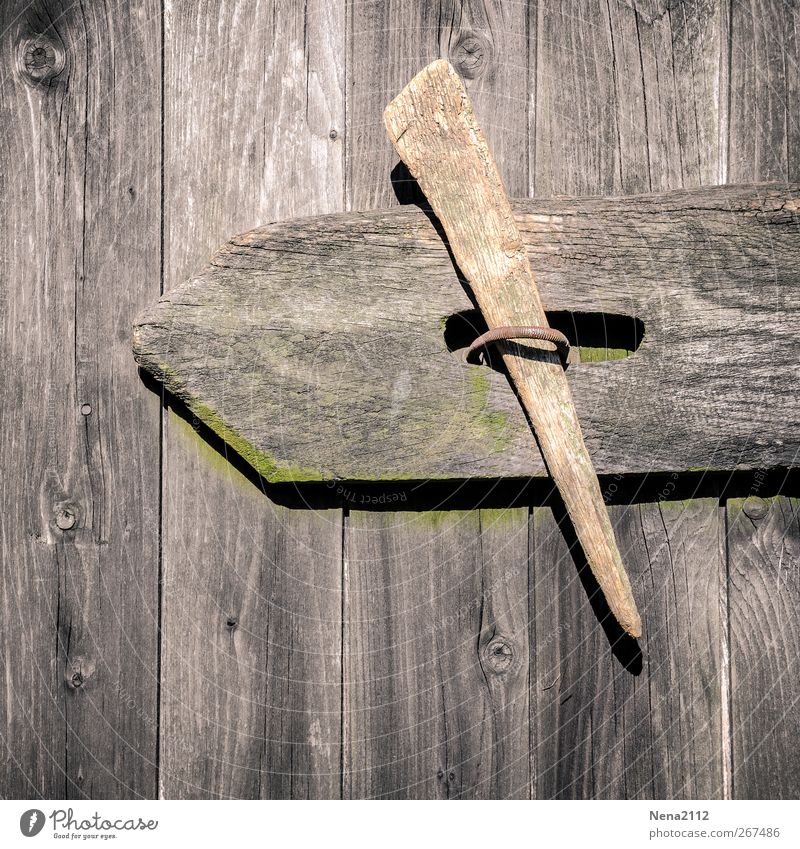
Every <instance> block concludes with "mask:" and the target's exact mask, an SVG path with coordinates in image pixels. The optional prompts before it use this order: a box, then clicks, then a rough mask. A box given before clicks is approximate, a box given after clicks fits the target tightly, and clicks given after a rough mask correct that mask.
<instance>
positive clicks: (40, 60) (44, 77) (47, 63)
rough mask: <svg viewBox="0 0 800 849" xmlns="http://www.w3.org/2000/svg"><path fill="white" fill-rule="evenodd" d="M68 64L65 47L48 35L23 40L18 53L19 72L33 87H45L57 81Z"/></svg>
mask: <svg viewBox="0 0 800 849" xmlns="http://www.w3.org/2000/svg"><path fill="white" fill-rule="evenodd" d="M65 62H66V56H65V53H64V45H63V44H62V43H61V41H60V39H56V38H53V37H52V36H51V35H49V34H47V33H39V34H38V35H31V36H28V37H27V38H23V39H22V41H21V42H20V45H19V48H18V51H17V71H18V72H19V75H20V76H21V77H22V79H24V80H25V81H26V82H28V83H30V84H31V85H44V84H46V83H49V82H50V81H51V80H53V79H55V78H56V77H57V76H58V75H59V74H60V73H61V72H62V71H63V70H64V65H65Z"/></svg>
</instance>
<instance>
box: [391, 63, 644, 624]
mask: <svg viewBox="0 0 800 849" xmlns="http://www.w3.org/2000/svg"><path fill="white" fill-rule="evenodd" d="M384 120H385V122H386V129H387V131H388V133H389V137H390V138H391V139H392V142H393V144H394V145H395V147H396V148H397V152H398V153H399V154H400V156H401V157H402V159H403V161H404V162H405V163H406V165H408V168H409V170H410V172H411V173H412V174H413V175H414V177H415V178H416V179H417V180H418V181H419V184H420V187H421V188H422V190H423V191H424V192H425V197H426V198H427V199H428V201H429V202H430V204H431V207H432V208H433V211H434V212H435V214H436V216H437V218H438V220H439V223H440V224H441V226H442V228H443V229H444V231H445V233H446V234H447V240H448V244H449V247H450V250H451V251H452V253H453V257H454V260H455V262H456V263H457V264H458V267H459V268H460V270H461V273H462V274H463V275H464V277H465V279H466V285H467V286H468V288H469V290H470V292H471V293H472V295H473V297H474V298H475V300H476V301H477V303H478V305H479V306H480V309H481V314H482V315H483V316H484V318H485V319H486V322H487V325H488V327H489V329H490V330H493V329H495V328H498V327H504V326H506V327H515V326H520V325H525V324H532V325H534V326H537V327H546V326H547V316H546V315H545V312H544V307H543V306H542V300H541V296H540V294H539V289H538V287H537V285H536V278H535V276H534V274H533V272H532V270H531V266H530V263H529V262H528V255H527V249H526V246H525V244H524V243H523V241H522V236H521V235H520V232H519V228H518V227H517V225H516V221H515V219H514V213H513V212H512V209H511V204H510V203H509V201H508V197H507V196H506V193H505V189H504V188H503V184H502V181H501V179H500V174H499V173H498V170H497V166H496V165H495V162H494V158H493V156H492V154H491V152H490V150H489V146H488V144H487V143H486V138H485V136H484V135H483V131H482V130H481V128H480V124H479V123H478V121H477V120H476V118H475V113H474V111H473V108H472V104H471V103H470V101H469V97H468V95H467V93H466V89H465V88H464V85H463V83H462V82H461V80H460V78H459V76H458V74H457V73H456V72H455V70H454V69H453V66H452V65H450V63H449V62H447V61H445V60H443V59H440V60H437V61H436V62H432V63H431V64H430V65H427V66H426V67H425V68H423V70H421V71H420V72H419V73H418V74H417V75H416V76H415V77H414V79H413V80H411V81H410V82H409V83H408V85H407V86H406V87H405V88H404V89H403V91H402V92H400V94H399V95H397V97H396V98H394V100H392V102H391V103H390V104H389V105H388V106H387V107H386V111H385V112H384ZM495 347H496V350H497V351H498V353H499V354H500V355H501V356H502V358H503V364H504V365H505V367H506V369H507V371H508V374H509V377H510V379H511V382H512V384H513V386H514V388H515V390H516V394H517V396H518V397H519V399H520V402H521V404H522V406H523V408H524V410H525V413H526V416H527V418H528V421H529V422H530V423H531V425H532V428H533V431H534V433H535V435H536V443H537V445H538V446H539V449H540V450H541V452H542V459H543V460H544V463H545V466H546V467H547V471H548V473H549V474H550V476H551V477H552V479H553V481H554V483H555V484H556V486H557V487H558V491H559V495H560V497H561V499H562V501H563V502H564V504H565V506H566V509H567V512H568V513H569V516H570V519H571V521H572V525H573V527H574V528H575V532H576V534H577V536H578V539H579V540H580V544H581V548H582V549H583V551H584V552H585V554H586V559H587V562H588V563H589V566H590V568H591V570H592V574H593V575H594V577H595V579H596V580H597V582H598V584H599V585H600V588H601V589H602V591H603V594H604V596H605V599H606V601H607V602H608V605H609V607H610V608H611V611H612V612H613V614H614V616H615V617H616V619H617V622H619V624H620V625H621V627H622V628H623V629H624V630H625V632H626V633H628V634H630V635H631V636H634V637H639V636H641V633H642V622H641V618H640V617H639V612H638V611H637V609H636V602H635V601H634V598H633V594H632V593H631V586H630V581H629V579H628V575H627V573H626V572H625V567H624V565H623V564H622V560H621V559H620V556H619V550H618V548H617V544H616V541H615V540H614V531H613V529H612V528H611V522H610V520H609V518H608V511H607V509H606V506H605V504H604V503H603V497H602V494H601V492H600V485H599V483H598V480H597V473H596V472H595V470H594V466H593V465H592V459H591V457H590V456H589V452H588V450H587V448H586V443H585V442H584V439H583V433H582V431H581V425H580V421H579V419H578V415H577V412H576V410H575V404H574V402H573V399H572V394H571V392H570V388H569V384H568V383H567V376H566V373H565V368H564V363H563V362H562V359H561V354H559V353H558V352H557V351H554V350H553V346H552V345H551V344H548V343H545V342H540V341H538V342H537V341H533V342H531V343H530V344H527V345H524V346H521V345H519V344H518V343H517V342H513V341H506V342H500V343H498V344H497V345H496V346H495Z"/></svg>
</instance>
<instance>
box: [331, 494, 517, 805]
mask: <svg viewBox="0 0 800 849" xmlns="http://www.w3.org/2000/svg"><path fill="white" fill-rule="evenodd" d="M527 512H528V511H527V510H526V509H524V508H522V509H513V510H508V511H486V510H482V511H471V512H460V511H451V512H447V513H437V512H432V513H411V514H409V513H380V514H369V513H365V512H360V511H356V512H353V513H352V514H351V516H350V519H349V521H348V528H347V550H346V568H347V576H348V580H347V600H348V608H349V611H350V615H349V616H348V618H347V621H346V632H345V642H346V646H347V663H346V668H345V680H346V681H347V682H348V683H349V686H348V689H347V692H348V701H347V704H346V708H347V714H346V721H347V723H348V726H347V730H346V740H347V748H346V749H345V758H344V782H345V795H346V796H348V797H355V798H363V797H370V798H372V797H383V798H387V797H388V798H421V799H437V798H512V797H520V796H521V797H527V796H528V793H529V787H530V777H529V774H528V768H529V764H528V757H527V752H528V746H529V740H528V730H527V729H528V709H529V707H528V692H529V680H528V616H527V584H528V563H527V560H528V535H527V529H526V518H527Z"/></svg>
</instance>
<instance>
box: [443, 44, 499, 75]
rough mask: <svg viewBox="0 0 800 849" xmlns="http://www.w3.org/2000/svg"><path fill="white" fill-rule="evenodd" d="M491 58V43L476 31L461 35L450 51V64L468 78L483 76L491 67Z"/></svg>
mask: <svg viewBox="0 0 800 849" xmlns="http://www.w3.org/2000/svg"><path fill="white" fill-rule="evenodd" d="M491 59H492V45H491V43H490V42H489V40H488V39H487V38H485V37H484V36H482V35H478V34H476V33H467V34H465V35H463V36H461V38H460V39H459V40H458V41H457V42H456V44H455V46H454V47H453V49H452V50H451V51H450V64H451V65H452V66H453V67H454V68H455V69H456V71H458V73H459V75H460V76H462V77H464V79H466V80H474V79H475V78H476V77H479V76H481V75H482V74H483V73H484V72H485V71H486V69H487V68H488V67H489V64H490V62H491Z"/></svg>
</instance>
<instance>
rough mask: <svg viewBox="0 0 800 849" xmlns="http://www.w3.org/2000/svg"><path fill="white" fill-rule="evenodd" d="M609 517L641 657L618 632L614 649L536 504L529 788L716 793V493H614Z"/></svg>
mask: <svg viewBox="0 0 800 849" xmlns="http://www.w3.org/2000/svg"><path fill="white" fill-rule="evenodd" d="M614 518H615V525H616V533H617V540H618V542H619V546H620V551H621V553H622V557H623V560H624V562H625V563H626V565H627V566H628V569H629V571H630V574H631V580H632V582H633V585H634V591H635V592H637V598H639V599H641V601H640V609H641V612H642V618H643V625H644V627H643V630H644V639H643V641H642V655H643V656H642V657H639V656H638V655H637V653H636V651H635V648H634V647H633V646H632V645H630V644H625V643H624V642H623V641H620V642H619V643H618V644H617V645H616V646H615V650H616V653H617V655H618V659H615V658H614V657H613V656H612V653H611V650H610V649H609V643H608V639H607V638H606V636H605V634H604V633H603V630H602V629H601V628H600V627H599V626H598V625H597V622H596V621H595V619H594V616H593V615H592V609H591V604H590V602H589V600H588V599H587V593H586V590H585V588H584V586H583V585H582V583H581V581H580V580H578V579H577V577H576V575H575V563H574V561H573V558H572V556H571V554H570V552H569V550H568V547H567V545H566V543H565V541H564V537H563V534H562V529H561V527H560V526H559V524H558V523H557V522H556V521H554V520H553V518H552V516H551V511H550V509H549V508H546V507H540V508H536V509H535V510H534V514H533V531H534V532H533V540H534V542H533V557H534V568H533V577H532V580H531V616H532V618H533V619H534V621H535V623H536V625H535V631H534V634H533V645H534V646H535V647H536V655H535V657H536V666H535V669H536V679H535V681H534V682H533V687H534V694H532V697H531V698H532V703H533V704H534V705H535V711H536V712H535V717H536V734H535V740H536V744H535V745H536V747H535V750H534V753H533V754H534V760H535V763H536V765H537V769H536V782H537V784H536V795H537V796H538V797H540V798H545V799H550V798H577V799H587V798H588V799H593V798H623V799H625V798H649V799H653V798H655V799H672V798H690V799H691V798H713V797H719V796H721V795H722V793H723V772H722V763H723V762H722V758H721V744H722V725H721V717H722V710H721V693H722V685H721V674H722V670H723V658H722V656H721V651H722V646H721V642H720V633H721V626H722V622H721V610H720V605H719V594H720V586H721V584H722V581H723V579H724V560H723V557H722V553H721V549H720V545H719V511H718V510H717V508H716V502H715V501H714V500H709V499H699V500H695V501H692V502H670V501H667V500H664V501H662V502H660V503H655V504H641V505H627V506H624V507H622V506H620V507H617V508H615V509H614ZM639 672H640V674H638V675H637V674H636V673H639Z"/></svg>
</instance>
